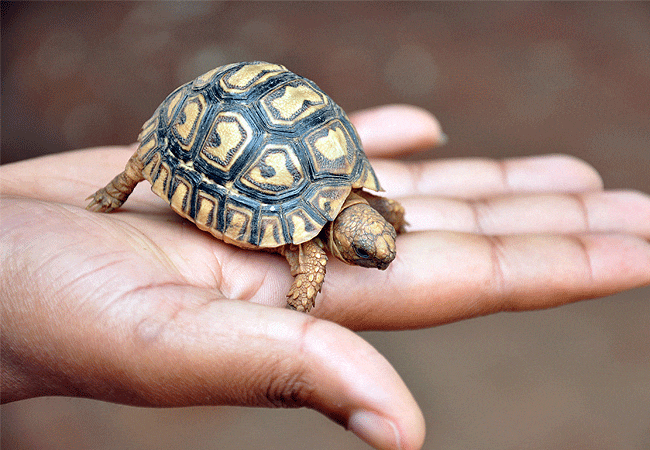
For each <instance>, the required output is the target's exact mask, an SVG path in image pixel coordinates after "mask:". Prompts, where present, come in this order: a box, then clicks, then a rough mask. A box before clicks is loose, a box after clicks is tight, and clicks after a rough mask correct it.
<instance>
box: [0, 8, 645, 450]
mask: <svg viewBox="0 0 650 450" xmlns="http://www.w3.org/2000/svg"><path fill="white" fill-rule="evenodd" d="M255 59H259V60H266V61H272V62H279V63H282V64H285V65H286V66H287V67H288V68H289V69H290V70H293V71H294V72H297V73H299V74H301V75H304V76H306V77H308V78H310V79H312V80H314V81H315V82H316V83H317V84H318V85H319V86H320V87H321V88H323V90H324V91H326V92H327V93H328V94H329V95H330V96H331V97H333V98H334V99H335V100H336V101H337V102H338V103H339V104H340V105H341V106H343V108H344V109H346V110H348V111H352V110H355V109H359V108H365V107H370V106H374V105H379V104H383V103H389V102H400V103H412V104H416V105H419V106H422V107H424V108H427V109H429V110H431V111H433V112H434V113H435V114H436V115H437V116H438V118H439V119H440V120H441V122H442V124H443V128H444V130H445V131H446V133H447V134H448V135H449V136H450V142H449V144H448V145H446V146H445V147H442V148H439V149H435V150H432V151H431V152H430V154H429V155H428V156H430V157H463V156H487V157H504V156H517V155H529V154H540V153H549V152H562V153H569V154H572V155H575V156H578V157H580V158H584V159H586V160H587V161H589V162H590V163H592V164H593V165H594V166H595V167H596V168H597V169H598V170H600V171H601V173H602V175H603V177H604V179H605V183H606V186H607V187H609V188H633V189H640V190H644V191H646V192H648V191H650V4H649V3H402V2H400V3H384V2H374V3H354V2H350V3H348V2H341V3H318V2H315V3H312V2H310V3H273V2H270V3H249V2H237V3H234V2H233V3H231V2H223V3H221V2H220V3H208V2H187V3H175V2H164V3H154V2H145V3H138V2H105V3H99V2H97V3H96V2H90V3H59V2H47V3H18V2H15V3H8V2H3V3H2V153H1V159H2V162H3V163H8V162H12V161H17V160H20V159H25V158H31V157H36V156H39V155H43V154H47V153H54V152H60V151H64V150H70V149H76V148H83V147H90V146H99V145H107V144H127V143H130V142H133V141H134V140H135V138H136V136H137V134H138V132H139V129H140V126H141V124H142V123H143V122H144V121H145V120H146V119H147V118H148V117H149V116H150V115H151V113H152V111H153V110H154V109H155V108H156V106H157V105H158V104H159V103H160V102H161V101H162V100H163V99H164V98H165V96H166V95H167V94H168V93H169V92H170V91H171V90H172V89H174V88H175V87H176V86H178V85H180V84H182V83H183V82H185V81H188V80H190V79H192V78H194V77H195V76H197V75H199V74H201V73H203V72H205V71H207V70H209V69H212V68H213V67H215V66H218V65H221V64H225V63H228V62H233V61H243V60H255ZM649 299H650V289H640V290H636V291H633V292H629V293H625V294H622V295H618V296H614V297H610V298H606V299H601V300H596V301H591V302H583V303H580V304H575V305H570V306H568V307H563V308H559V309H555V310H549V311H540V312H533V313H525V314H499V315H495V316H491V317H485V318H480V319H474V320H470V321H466V322H463V323H458V324H452V325H447V326H442V327H438V328H434V329H430V330H422V331H409V332H398V333H363V336H364V337H365V338H367V339H368V340H369V341H370V342H372V343H373V344H374V345H375V346H376V347H377V348H378V349H379V350H380V351H381V352H382V353H383V354H384V355H385V356H386V357H387V358H388V359H389V360H390V361H391V362H392V363H393V364H394V365H395V367H396V368H397V370H398V371H399V372H400V373H401V374H402V376H403V377H404V379H405V380H406V382H407V384H408V385H409V386H410V388H411V389H412V391H413V393H414V395H415V397H416V398H417V400H418V401H419V403H420V405H421V407H422V409H423V411H424V413H425V416H426V419H427V425H428V435H427V441H426V444H425V448H427V449H444V450H452V449H454V450H455V449H470V448H471V449H506V450H508V449H523V448H525V449H560V450H561V449H583V450H592V449H593V450H602V449H639V450H641V449H648V448H650V302H649V301H648V300H649ZM1 413H2V430H1V433H2V434H1V438H2V448H3V449H48V450H49V449H123V448H128V449H209V448H210V449H213V448H216V449H242V448H243V449H263V448H271V449H274V448H283V449H339V448H340V449H343V448H345V449H364V448H367V447H366V446H365V445H364V444H362V443H361V442H360V441H358V440H357V439H356V438H354V437H353V436H352V435H351V434H350V433H347V432H346V431H345V430H342V429H340V428H339V427H338V426H336V425H334V424H333V423H330V422H329V421H327V419H325V418H322V417H321V416H319V415H318V414H317V413H314V412H313V411H307V410H298V411H285V410H282V411H271V410H255V409H243V408H220V407H217V408H207V407H206V408H186V409H170V410H153V409H140V408H130V407H124V406H119V405H112V404H105V403H100V402H94V401H89V400H77V399H59V398H57V399H54V398H45V399H35V400H30V401H25V402H19V403H15V404H9V405H5V406H3V407H2V408H1ZM296 423H300V424H302V426H300V427H298V428H296V427H295V425H294V424H296Z"/></svg>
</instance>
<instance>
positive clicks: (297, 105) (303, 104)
mask: <svg viewBox="0 0 650 450" xmlns="http://www.w3.org/2000/svg"><path fill="white" fill-rule="evenodd" d="M138 140H139V142H140V145H139V147H138V151H137V153H138V156H139V158H140V159H141V161H142V162H143V163H144V170H143V174H144V177H145V179H147V180H148V181H149V182H150V183H151V185H152V190H153V192H154V193H156V194H157V195H158V196H160V197H161V198H163V199H164V200H166V201H167V202H169V204H170V205H171V207H172V208H173V209H174V211H176V212H177V213H178V214H180V215H181V216H183V217H186V218H188V219H189V220H191V221H193V222H195V223H196V225H197V226H198V227H199V228H201V229H203V230H206V231H209V232H210V233H212V234H213V235H214V236H216V237H218V238H220V239H223V240H224V241H226V242H230V243H232V244H235V245H238V246H240V247H246V248H256V247H261V248H274V247H279V246H282V245H284V244H289V243H291V244H301V243H303V242H306V241H308V240H310V239H312V238H314V237H315V236H316V235H317V234H318V233H319V232H320V231H321V229H322V228H323V226H324V225H325V224H326V223H327V222H328V221H332V220H334V219H335V218H336V216H337V215H338V213H339V211H340V210H341V206H342V205H343V203H344V202H345V200H346V198H347V197H348V195H349V193H350V191H351V190H352V189H358V188H367V189H370V190H374V191H379V190H381V187H380V185H379V181H378V180H377V177H376V175H375V173H374V171H373V169H372V167H371V166H370V163H369V162H368V158H367V157H366V155H365V153H364V152H363V150H362V147H361V143H360V141H359V136H358V135H357V132H356V130H355V129H354V126H353V125H352V124H351V123H350V121H349V119H348V118H347V116H346V114H345V113H344V112H343V110H342V109H341V108H340V107H339V106H338V105H337V104H335V103H334V102H333V101H332V99H330V98H329V97H328V96H327V95H326V94H325V93H324V92H323V91H321V90H320V89H319V88H318V86H316V84H314V83H313V82H312V81H310V80H307V79H306V78H303V77H301V76H298V75H296V74H294V73H292V72H290V71H288V70H287V69H286V68H285V67H284V66H281V65H277V64H269V63H265V62H247V63H246V62H245V63H237V64H231V65H227V66H223V67H218V68H216V69H214V70H211V71H210V72H208V73H206V74H204V75H201V76H200V77H198V78H196V79H195V80H194V81H192V82H190V83H187V84H185V85H183V86H181V87H179V88H178V89H176V90H175V91H174V92H172V93H171V94H170V95H169V96H168V97H167V98H166V99H165V101H164V102H163V103H162V104H161V105H160V106H159V107H158V109H157V110H156V112H155V113H154V115H153V117H151V119H149V120H148V121H147V122H146V123H145V124H144V126H143V129H142V132H141V133H140V136H139V137H138Z"/></svg>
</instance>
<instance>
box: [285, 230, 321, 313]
mask: <svg viewBox="0 0 650 450" xmlns="http://www.w3.org/2000/svg"><path fill="white" fill-rule="evenodd" d="M281 253H282V254H283V255H284V256H285V257H286V258H287V261H289V265H290V266H291V275H293V277H294V279H293V284H292V285H291V289H289V293H288V294H287V307H288V308H290V309H295V310H297V311H302V312H309V311H310V310H311V309H312V308H313V306H314V304H315V302H316V295H317V294H318V293H319V292H320V290H321V287H322V286H323V281H324V280H325V267H326V265H327V255H326V254H325V251H324V250H323V248H322V244H321V242H320V240H319V239H312V240H311V241H307V242H305V243H303V244H299V245H293V244H292V245H287V246H285V247H283V248H282V250H281Z"/></svg>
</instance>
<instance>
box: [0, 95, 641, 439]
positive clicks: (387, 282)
mask: <svg viewBox="0 0 650 450" xmlns="http://www.w3.org/2000/svg"><path fill="white" fill-rule="evenodd" d="M387 117H389V118H390V120H388V119H387ZM351 118H352V120H353V122H355V124H356V125H357V127H358V130H359V133H360V135H361V138H362V140H363V142H364V146H365V148H366V152H367V153H368V155H369V156H371V157H373V156H374V157H391V156H398V155H400V154H406V153H411V152H415V151H417V150H420V149H424V148H427V147H430V146H431V145H433V144H435V143H436V142H437V141H438V140H439V139H440V129H439V127H438V125H437V122H435V120H434V119H433V118H431V116H430V115H428V114H427V113H425V112H423V111H420V110H417V109H414V108H409V107H396V106H393V107H385V108H380V109H375V110H369V111H365V112H361V113H358V114H356V115H351ZM386 124H390V126H389V127H387V126H386ZM133 151H134V148H133V147H131V148H117V147H116V148H111V149H96V150H85V151H80V152H72V153H66V154H60V155H53V156H49V157H45V158H40V159H35V160H30V161H24V162H21V163H17V164H12V165H8V166H4V167H2V170H1V174H0V176H1V179H2V194H3V197H2V213H1V217H2V230H3V231H2V249H3V254H2V265H3V268H4V270H3V282H2V290H1V291H0V295H1V296H2V308H3V311H2V313H3V330H2V350H3V351H2V358H3V360H2V370H3V372H2V376H3V385H2V392H3V401H11V400H18V399H23V398H29V397H35V396H40V395H75V396H84V397H92V398H96V399H102V400H108V401H114V402H121V403H128V404H134V405H155V406H187V405H198V404H235V405H257V406H277V405H283V406H308V407H311V408H314V409H317V410H319V411H321V412H323V413H324V414H326V415H328V416H329V417H330V418H332V419H333V420H335V421H337V422H339V423H341V424H342V425H344V426H347V427H348V428H350V429H351V430H352V431H354V432H355V433H357V434H358V435H360V436H361V437H362V438H363V439H365V440H366V441H368V442H369V443H371V444H372V445H374V446H376V447H378V448H397V444H396V442H399V443H400V446H401V448H405V449H406V448H418V447H420V446H421V443H422V440H423V437H424V423H423V419H422V415H421V413H420V411H419V409H418V407H417V404H416V403H415V401H414V400H413V398H412V396H411V395H410V393H409V392H408V389H407V388H406V386H405V385H404V384H403V382H402V381H401V380H400V378H399V376H398V375H397V374H396V372H395V371H394V369H392V367H391V366H390V364H389V363H388V362H387V361H386V360H385V359H384V358H383V357H382V356H381V355H379V353H377V352H376V351H375V350H374V349H373V348H372V347H371V346H370V345H369V344H367V343H366V342H365V341H363V340H362V339H361V338H360V337H358V336H356V335H355V334H354V333H352V332H350V331H349V330H347V329H346V328H344V327H348V328H352V329H356V330H360V329H405V328H419V327H427V326H432V325H436V324H440V323H445V322H450V321H454V320H460V319H463V318H468V317H473V316H476V315H481V314H488V313H490V312H496V311H501V310H525V309H535V308H545V307H551V306H557V305H561V304H564V303H568V302H571V301H575V300H579V299H583V298H592V297H597V296H602V295H607V294H610V293H614V292H618V291H622V290H625V289H630V288H633V287H636V286H641V285H645V284H648V283H650V245H649V244H648V241H647V240H648V239H649V238H650V199H648V197H647V196H645V195H642V194H638V193H633V192H605V191H603V190H602V182H601V180H600V178H599V176H598V175H597V174H596V173H595V171H594V170H593V169H592V168H590V167H589V166H587V165H586V164H585V163H583V162H580V161H577V160H575V159H573V158H570V157H562V156H547V157H540V158H523V159H514V160H506V161H503V162H496V161H488V160H467V159H466V160H454V161H426V162H421V163H404V162H398V161H394V160H388V159H383V160H374V161H373V166H374V167H375V169H376V172H377V174H378V176H379V179H380V180H381V182H382V184H383V185H384V188H386V190H387V195H389V196H390V197H392V198H397V199H399V200H400V202H402V204H403V205H404V206H405V208H406V211H407V220H408V221H409V222H410V223H411V228H410V230H412V232H409V233H407V234H405V235H402V236H400V237H399V239H398V255H397V259H396V260H395V261H394V262H393V263H392V265H391V266H390V267H389V269H388V270H386V271H384V272H380V271H371V270H367V269H362V268H357V267H351V266H347V265H344V264H342V263H340V262H338V261H337V260H335V259H334V258H331V259H330V262H329V263H328V274H327V277H326V280H325V285H324V287H323V292H322V293H321V294H320V296H319V297H318V299H317V305H316V308H315V309H314V310H313V314H312V315H305V314H300V313H296V312H292V311H288V310H285V309H283V308H271V307H269V306H278V307H280V306H284V304H285V302H286V300H285V294H286V292H287V290H288V288H289V286H290V285H291V282H292V277H291V275H290V273H289V270H288V265H287V264H286V261H285V260H284V258H282V257H281V256H279V255H273V254H267V253H262V252H251V251H247V250H241V249H238V248H235V247H232V246H229V245H225V244H223V243H222V242H221V241H218V240H216V239H214V238H212V237H211V236H210V235H208V234H207V233H204V232H201V231H200V230H198V229H197V228H196V227H195V226H194V225H192V224H190V223H188V222H187V221H185V220H183V219H181V218H180V217H179V216H177V215H176V214H175V213H173V212H172V211H171V210H170V209H169V207H168V206H167V205H166V204H165V203H164V202H163V201H162V200H160V199H159V198H158V197H156V196H155V195H154V194H153V193H151V192H150V191H149V188H148V186H147V185H146V183H142V184H141V185H139V186H138V187H137V188H136V190H135V192H134V193H133V195H132V196H131V197H130V199H129V201H128V202H127V203H126V204H125V205H124V206H123V207H122V208H121V209H120V210H119V211H116V212H114V213H112V214H94V213H90V212H88V211H86V210H85V209H84V206H85V203H84V198H85V197H86V195H88V193H91V192H93V191H94V190H95V189H97V188H98V187H101V186H103V185H104V184H105V182H106V181H108V180H110V178H112V176H113V175H115V174H116V173H118V172H119V171H120V170H122V168H123V166H124V164H125V163H126V161H127V159H128V158H129V156H131V154H132V153H133ZM216 300H219V301H216ZM242 300H246V301H242ZM323 319H325V320H323ZM341 325H343V326H341Z"/></svg>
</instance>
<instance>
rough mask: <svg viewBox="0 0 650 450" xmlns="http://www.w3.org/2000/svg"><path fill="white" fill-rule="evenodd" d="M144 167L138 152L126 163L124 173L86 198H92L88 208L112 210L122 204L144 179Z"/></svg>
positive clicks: (101, 210)
mask: <svg viewBox="0 0 650 450" xmlns="http://www.w3.org/2000/svg"><path fill="white" fill-rule="evenodd" d="M143 168H144V164H143V163H142V161H141V160H140V158H139V157H138V154H137V153H136V154H135V155H133V156H132V157H131V158H130V159H129V161H128V162H127V163H126V167H125V168H124V171H123V172H122V173H120V174H119V175H117V176H116V177H115V178H113V179H112V180H111V181H110V183H108V184H107V185H106V186H105V187H103V188H101V189H99V190H98V191H97V192H95V193H94V194H93V195H91V196H89V197H88V198H87V199H86V200H90V199H92V201H91V202H90V203H89V204H88V206H86V209H87V210H89V211H94V212H111V211H113V210H115V209H117V208H119V207H120V206H122V204H123V203H124V202H125V201H126V199H127V198H128V197H129V195H131V192H133V189H135V185H136V184H138V183H139V182H141V181H142V180H144V176H143V175H142V169H143Z"/></svg>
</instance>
